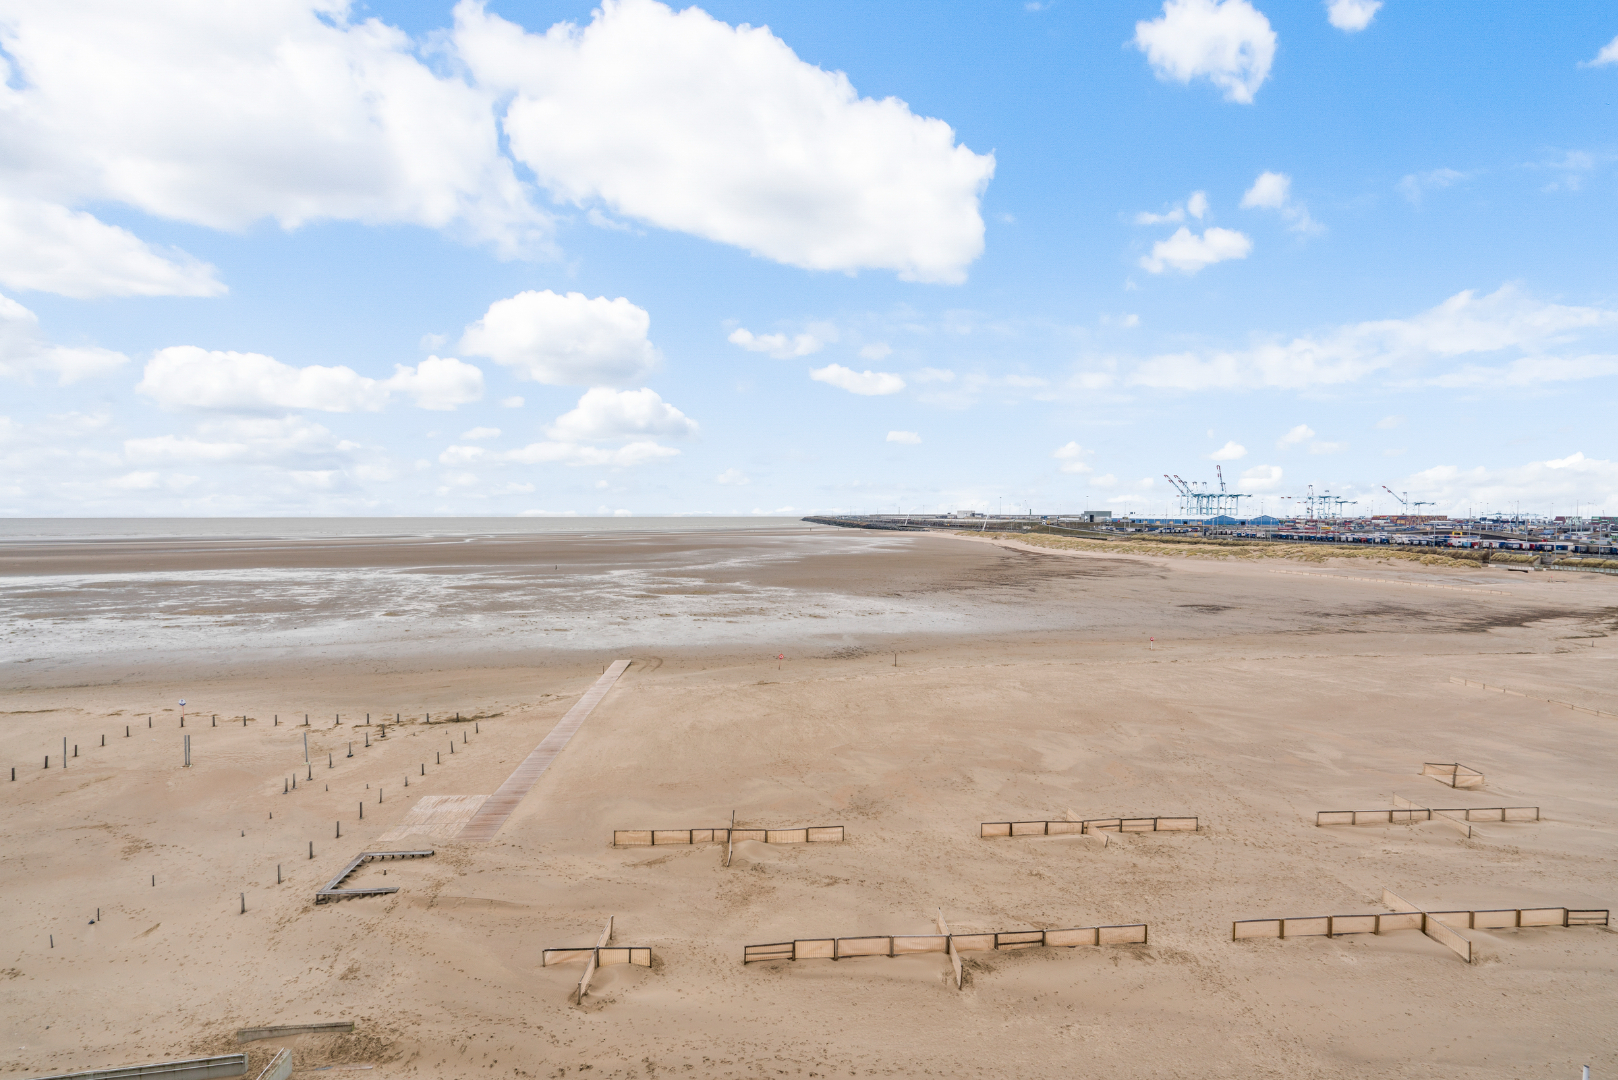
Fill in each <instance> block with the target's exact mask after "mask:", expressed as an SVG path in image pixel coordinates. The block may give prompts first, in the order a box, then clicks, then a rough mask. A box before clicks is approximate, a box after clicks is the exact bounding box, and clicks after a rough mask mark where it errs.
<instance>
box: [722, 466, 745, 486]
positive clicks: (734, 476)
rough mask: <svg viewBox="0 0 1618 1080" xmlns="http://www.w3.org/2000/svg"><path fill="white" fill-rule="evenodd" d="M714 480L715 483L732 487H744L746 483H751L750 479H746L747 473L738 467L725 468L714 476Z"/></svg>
mask: <svg viewBox="0 0 1618 1080" xmlns="http://www.w3.org/2000/svg"><path fill="white" fill-rule="evenodd" d="M714 481H715V482H716V483H720V484H726V485H730V486H733V487H745V486H746V485H748V484H750V483H752V480H750V479H748V476H747V474H746V473H744V472H742V471H741V470H740V469H726V470H725V471H724V472H722V473H720V474H719V475H718V476H716V477H714Z"/></svg>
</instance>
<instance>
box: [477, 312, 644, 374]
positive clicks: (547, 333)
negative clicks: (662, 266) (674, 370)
mask: <svg viewBox="0 0 1618 1080" xmlns="http://www.w3.org/2000/svg"><path fill="white" fill-rule="evenodd" d="M651 325H652V319H651V316H650V315H648V314H647V313H646V311H645V310H644V309H642V308H639V307H636V306H635V305H634V304H632V303H630V302H629V301H628V300H626V299H624V298H623V297H622V296H620V297H618V299H616V300H608V299H607V298H606V297H605V296H598V297H596V298H595V299H593V300H592V299H590V298H588V297H586V296H585V295H584V294H583V293H576V292H570V293H568V294H567V295H565V296H563V295H560V294H558V293H553V292H551V291H550V290H549V289H545V290H543V291H539V292H534V291H529V292H521V293H518V294H517V295H516V296H513V297H510V298H508V299H505V300H496V301H495V302H494V303H492V304H490V305H489V310H488V311H487V312H486V313H485V314H484V316H483V318H481V319H479V320H478V321H477V322H475V323H473V324H472V325H471V326H468V327H467V328H466V333H465V334H464V335H463V336H462V338H461V350H462V351H463V352H465V353H467V354H469V355H472V356H487V357H489V358H490V359H491V360H493V361H494V362H495V363H497V364H503V365H505V366H506V367H509V368H512V369H514V370H515V371H516V372H517V375H518V377H520V378H524V379H532V380H534V381H535V382H540V383H547V384H549V385H551V386H631V385H634V384H635V383H638V382H640V381H641V380H643V379H644V378H645V377H646V376H647V375H649V374H651V373H652V372H653V371H655V370H656V369H657V367H658V365H659V364H660V363H661V362H662V357H661V356H660V355H659V354H658V351H657V349H656V348H655V347H653V345H652V343H651V342H650V341H648V340H647V339H646V334H647V331H648V330H650V329H651Z"/></svg>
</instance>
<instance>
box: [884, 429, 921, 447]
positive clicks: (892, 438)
mask: <svg viewBox="0 0 1618 1080" xmlns="http://www.w3.org/2000/svg"><path fill="white" fill-rule="evenodd" d="M888 442H896V443H904V444H905V445H907V446H920V445H921V436H920V435H918V434H916V433H915V432H914V431H890V432H888Z"/></svg>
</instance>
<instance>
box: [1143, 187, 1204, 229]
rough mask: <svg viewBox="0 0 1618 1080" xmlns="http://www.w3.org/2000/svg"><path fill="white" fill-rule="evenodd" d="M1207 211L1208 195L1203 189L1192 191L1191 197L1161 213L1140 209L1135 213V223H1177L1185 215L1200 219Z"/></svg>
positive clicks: (1184, 217)
mask: <svg viewBox="0 0 1618 1080" xmlns="http://www.w3.org/2000/svg"><path fill="white" fill-rule="evenodd" d="M1207 212H1208V195H1207V193H1206V192H1203V191H1193V192H1192V193H1191V197H1190V198H1189V199H1187V200H1186V201H1185V202H1183V203H1175V204H1174V205H1173V206H1172V207H1170V208H1169V209H1168V210H1165V211H1163V213H1161V214H1154V213H1151V212H1150V211H1147V210H1142V211H1141V212H1140V213H1138V214H1136V215H1135V224H1136V225H1178V224H1179V223H1180V222H1182V221H1184V220H1185V219H1186V215H1187V214H1189V215H1190V216H1191V217H1193V218H1196V219H1197V220H1198V221H1201V220H1202V218H1203V215H1205V214H1206V213H1207Z"/></svg>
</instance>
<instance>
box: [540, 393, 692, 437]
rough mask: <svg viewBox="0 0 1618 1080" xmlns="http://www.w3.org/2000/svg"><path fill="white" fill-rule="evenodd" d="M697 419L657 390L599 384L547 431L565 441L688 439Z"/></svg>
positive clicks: (558, 418)
mask: <svg viewBox="0 0 1618 1080" xmlns="http://www.w3.org/2000/svg"><path fill="white" fill-rule="evenodd" d="M697 430H698V428H697V422H696V421H695V420H692V419H691V418H690V417H688V416H686V415H685V413H683V412H681V411H680V410H679V409H676V408H675V407H674V406H673V405H670V404H668V403H667V402H666V401H664V400H663V399H662V398H661V397H659V396H658V394H657V392H656V391H655V390H645V389H642V390H609V389H607V388H606V387H596V388H594V389H592V390H588V391H586V392H585V394H584V396H583V397H581V398H579V403H578V405H577V406H576V407H575V408H574V409H573V410H572V411H571V412H566V413H563V414H562V415H561V416H559V417H557V418H556V422H555V423H554V424H552V425H551V426H550V427H549V428H548V429H547V430H546V434H548V435H549V436H550V437H551V438H553V439H557V440H561V441H563V442H601V441H603V440H607V439H627V438H633V437H636V436H649V437H653V438H672V439H687V438H692V437H694V436H695V435H696V434H697Z"/></svg>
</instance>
